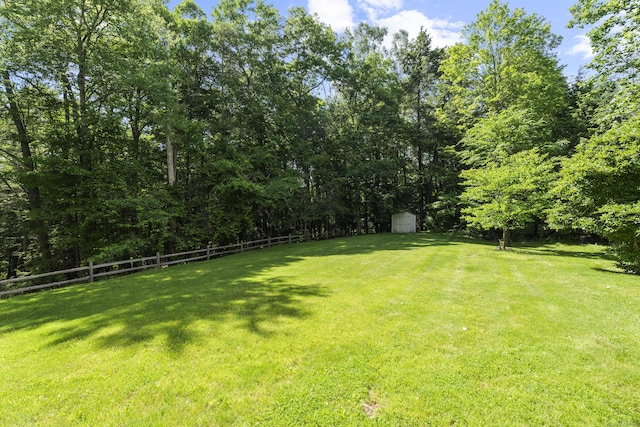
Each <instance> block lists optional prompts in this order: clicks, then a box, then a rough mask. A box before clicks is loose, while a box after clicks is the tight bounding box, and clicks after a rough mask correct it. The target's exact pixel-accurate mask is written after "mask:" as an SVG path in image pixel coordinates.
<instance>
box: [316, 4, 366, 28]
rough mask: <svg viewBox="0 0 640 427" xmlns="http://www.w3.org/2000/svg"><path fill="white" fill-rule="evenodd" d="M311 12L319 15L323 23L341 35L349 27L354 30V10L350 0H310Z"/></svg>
mask: <svg viewBox="0 0 640 427" xmlns="http://www.w3.org/2000/svg"><path fill="white" fill-rule="evenodd" d="M307 8H308V9H309V12H310V13H312V14H314V13H315V14H317V15H318V17H319V18H320V20H321V21H322V22H324V23H325V24H328V25H330V26H331V28H332V29H333V31H335V32H338V33H341V32H343V31H344V30H345V29H346V28H347V27H351V28H353V27H354V26H355V25H354V22H353V8H352V7H351V5H350V4H349V0H309V2H308V4H307Z"/></svg>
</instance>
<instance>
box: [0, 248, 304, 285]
mask: <svg viewBox="0 0 640 427" xmlns="http://www.w3.org/2000/svg"><path fill="white" fill-rule="evenodd" d="M307 240H314V238H313V237H310V236H303V235H295V236H294V235H288V236H281V237H269V238H266V239H261V240H253V241H250V242H240V243H236V244H233V245H226V246H217V247H212V246H207V247H206V248H205V249H198V250H195V251H188V252H178V253H174V254H168V255H161V254H160V252H158V253H156V255H154V256H149V257H144V258H137V259H128V260H124V261H116V262H108V263H106V264H93V263H92V262H90V263H89V265H87V266H84V267H77V268H70V269H68V270H60V271H52V272H50V273H43V274H36V275H33V276H24V277H18V278H15V279H8V280H2V281H0V289H3V288H7V287H9V286H16V285H17V284H21V283H25V282H31V283H32V284H31V285H28V286H20V287H14V288H12V289H8V290H5V291H1V292H0V297H4V296H9V295H17V294H23V293H27V292H34V291H39V290H42V289H48V288H54V287H59V286H65V285H70V284H74V283H83V282H89V283H90V282H94V281H95V280H97V279H100V278H102V277H107V276H114V275H117V274H126V273H133V272H136V271H140V270H147V269H151V268H161V267H168V266H170V265H174V264H186V263H188V262H193V261H203V260H210V259H214V258H219V257H222V256H224V255H229V254H237V253H240V252H246V251H250V250H254V249H261V248H268V247H271V246H276V245H281V244H291V243H300V242H304V241H307ZM47 280H53V281H51V282H48V283H38V282H43V281H47ZM33 283H37V284H33Z"/></svg>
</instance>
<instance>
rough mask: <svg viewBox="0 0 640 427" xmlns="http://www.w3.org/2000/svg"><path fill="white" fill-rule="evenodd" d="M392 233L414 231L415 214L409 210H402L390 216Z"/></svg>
mask: <svg viewBox="0 0 640 427" xmlns="http://www.w3.org/2000/svg"><path fill="white" fill-rule="evenodd" d="M391 232H392V233H415V232H416V216H415V215H414V214H412V213H409V212H402V213H398V214H395V215H393V216H392V217H391Z"/></svg>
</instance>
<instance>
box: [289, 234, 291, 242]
mask: <svg viewBox="0 0 640 427" xmlns="http://www.w3.org/2000/svg"><path fill="white" fill-rule="evenodd" d="M289 244H291V233H289Z"/></svg>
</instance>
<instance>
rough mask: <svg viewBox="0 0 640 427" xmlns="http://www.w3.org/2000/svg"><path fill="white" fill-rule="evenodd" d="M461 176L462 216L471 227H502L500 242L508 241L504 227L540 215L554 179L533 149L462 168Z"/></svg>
mask: <svg viewBox="0 0 640 427" xmlns="http://www.w3.org/2000/svg"><path fill="white" fill-rule="evenodd" d="M461 177H462V178H463V179H464V180H465V181H464V182H463V185H464V186H465V187H466V188H465V190H464V192H463V193H462V195H461V200H462V202H463V203H465V204H466V205H467V207H466V208H463V209H462V213H463V214H464V219H465V220H466V221H467V223H468V224H469V225H470V226H472V227H478V228H480V229H483V230H490V229H493V228H497V229H500V230H503V231H504V234H503V240H505V242H504V244H508V230H511V229H515V228H521V227H523V226H524V225H525V224H527V223H529V222H532V221H533V220H534V219H535V218H540V217H542V215H543V212H544V209H545V207H546V206H547V204H548V198H547V197H546V195H547V191H548V189H549V185H550V183H551V181H552V180H553V178H554V175H553V163H552V162H550V161H549V160H548V159H547V156H545V155H541V154H540V153H539V151H538V150H537V149H535V148H534V149H531V150H527V151H521V152H518V153H516V154H514V155H511V156H509V157H506V158H505V159H503V161H502V162H501V163H500V164H497V163H489V164H487V165H486V166H485V167H483V168H481V169H469V170H465V171H463V172H462V173H461Z"/></svg>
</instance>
